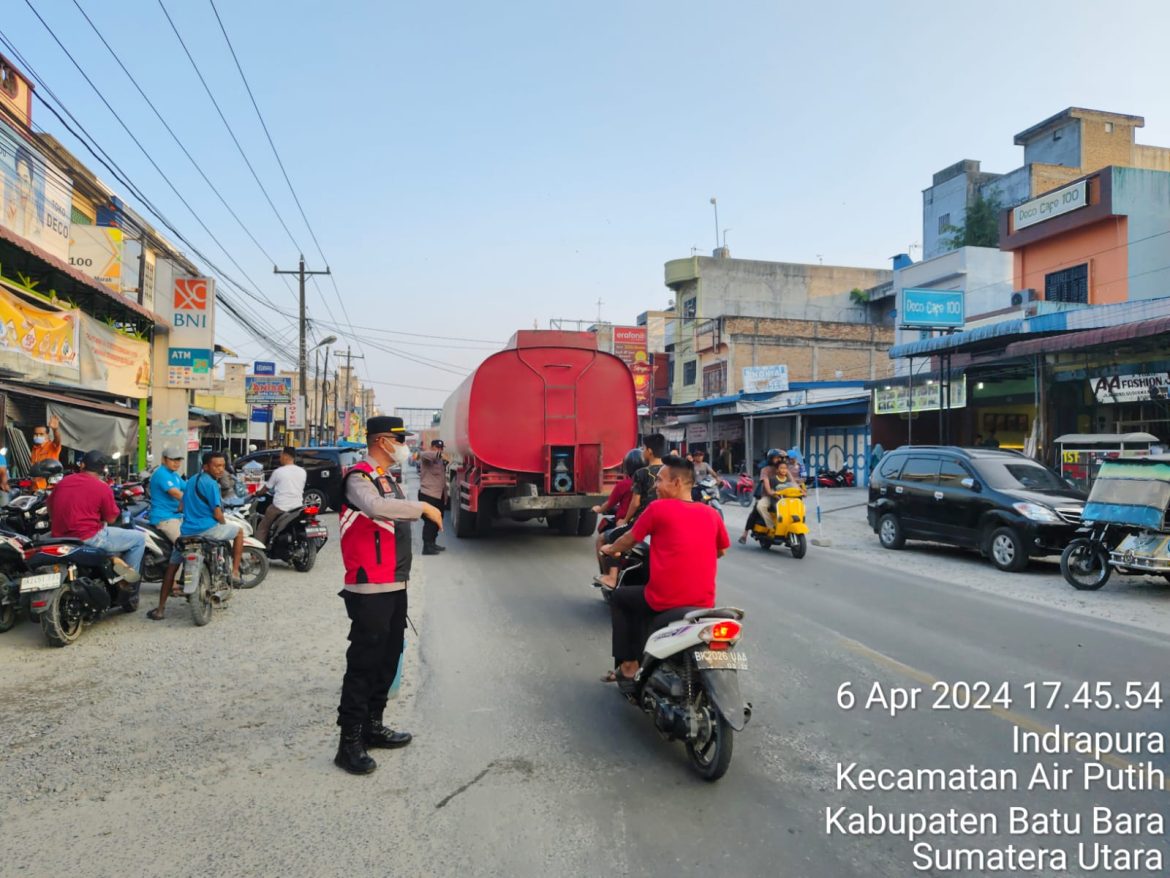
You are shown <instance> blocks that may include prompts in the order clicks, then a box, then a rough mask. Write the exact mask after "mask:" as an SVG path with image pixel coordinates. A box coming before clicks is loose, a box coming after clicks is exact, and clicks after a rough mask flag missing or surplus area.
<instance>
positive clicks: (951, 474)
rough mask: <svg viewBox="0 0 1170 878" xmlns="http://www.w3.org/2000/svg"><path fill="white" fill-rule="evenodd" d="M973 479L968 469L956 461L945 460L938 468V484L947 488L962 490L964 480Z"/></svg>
mask: <svg viewBox="0 0 1170 878" xmlns="http://www.w3.org/2000/svg"><path fill="white" fill-rule="evenodd" d="M969 478H971V474H970V473H969V472H967V469H966V467H964V466H963V465H962V464H961V463H958V462H957V461H954V460H944V461H943V462H942V463H941V464H940V465H939V468H938V483H939V485H941V486H943V487H946V488H961V487H962V485H961V484H959V483H960V482H962V481H963V479H969Z"/></svg>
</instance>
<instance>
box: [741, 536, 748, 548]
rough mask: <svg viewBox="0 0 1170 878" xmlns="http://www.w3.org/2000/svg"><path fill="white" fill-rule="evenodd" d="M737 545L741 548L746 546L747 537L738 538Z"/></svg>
mask: <svg viewBox="0 0 1170 878" xmlns="http://www.w3.org/2000/svg"><path fill="white" fill-rule="evenodd" d="M739 544H740V545H741V546H746V545H747V537H746V536H743V537H740V538H739Z"/></svg>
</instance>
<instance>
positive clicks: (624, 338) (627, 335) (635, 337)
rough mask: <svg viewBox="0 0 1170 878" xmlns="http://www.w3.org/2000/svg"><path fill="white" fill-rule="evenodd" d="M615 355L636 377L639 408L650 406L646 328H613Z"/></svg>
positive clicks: (651, 369) (650, 374)
mask: <svg viewBox="0 0 1170 878" xmlns="http://www.w3.org/2000/svg"><path fill="white" fill-rule="evenodd" d="M613 353H614V356H616V357H618V358H619V359H620V360H621V361H622V362H623V363H625V364H626V366H627V367H628V368H629V370H630V374H631V375H633V376H634V398H635V400H637V404H638V408H639V409H643V408H648V407H649V405H650V396H651V392H652V388H651V380H650V379H651V376H652V374H653V368H652V367H651V365H650V355H649V354H648V353H647V351H646V327H645V326H615V327H614V328H613Z"/></svg>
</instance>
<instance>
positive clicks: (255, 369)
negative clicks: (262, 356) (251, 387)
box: [252, 360, 276, 375]
mask: <svg viewBox="0 0 1170 878" xmlns="http://www.w3.org/2000/svg"><path fill="white" fill-rule="evenodd" d="M252 374H253V375H275V374H276V363H270V362H266V361H264V360H257V361H256V362H255V363H253V364H252Z"/></svg>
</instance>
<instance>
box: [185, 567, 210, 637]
mask: <svg viewBox="0 0 1170 878" xmlns="http://www.w3.org/2000/svg"><path fill="white" fill-rule="evenodd" d="M187 603H189V604H190V605H191V619H192V621H193V622H194V623H195V625H196V626H197V627H199V628H202V627H203V626H204V625H206V624H207V623H208V622H210V621H211V607H212V597H211V571H210V570H208V569H207V565H206V564H204V565H203V566H202V567H200V568H199V584H198V585H196V586H195V591H193V592H192V593H191V594H189V595H188V596H187Z"/></svg>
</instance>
